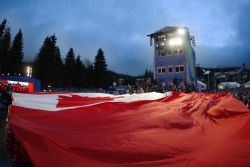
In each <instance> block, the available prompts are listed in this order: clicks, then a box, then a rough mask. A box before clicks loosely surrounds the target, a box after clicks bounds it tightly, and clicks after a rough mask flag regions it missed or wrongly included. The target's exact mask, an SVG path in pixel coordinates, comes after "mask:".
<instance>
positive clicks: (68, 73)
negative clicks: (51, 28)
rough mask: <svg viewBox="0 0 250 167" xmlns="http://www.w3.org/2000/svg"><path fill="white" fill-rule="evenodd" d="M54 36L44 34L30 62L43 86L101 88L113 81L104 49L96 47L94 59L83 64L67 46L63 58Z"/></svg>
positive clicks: (34, 73)
mask: <svg viewBox="0 0 250 167" xmlns="http://www.w3.org/2000/svg"><path fill="white" fill-rule="evenodd" d="M56 42H57V39H56V36H55V35H52V36H49V37H46V38H45V40H44V42H43V45H42V46H41V48H40V50H39V52H38V54H37V55H36V57H35V60H34V62H33V69H34V70H33V75H34V76H35V77H36V78H39V79H41V80H42V87H43V88H45V87H47V86H48V85H50V86H51V87H98V88H99V87H101V88H105V87H107V86H108V85H110V84H111V83H112V78H111V77H110V75H109V73H108V72H107V64H106V60H105V57H104V52H103V51H102V49H99V50H98V52H97V55H96V57H95V62H94V63H91V62H90V61H89V60H86V63H83V61H82V60H81V56H80V55H77V56H76V55H75V52H74V49H73V48H70V49H69V51H68V52H67V54H66V57H65V60H62V58H61V53H60V48H59V47H58V46H57V45H56Z"/></svg>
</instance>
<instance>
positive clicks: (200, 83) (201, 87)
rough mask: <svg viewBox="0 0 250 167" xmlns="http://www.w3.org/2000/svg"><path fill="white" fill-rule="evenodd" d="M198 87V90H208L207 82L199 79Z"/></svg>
mask: <svg viewBox="0 0 250 167" xmlns="http://www.w3.org/2000/svg"><path fill="white" fill-rule="evenodd" d="M197 88H198V91H202V90H206V89H207V84H205V83H203V82H201V81H199V80H197Z"/></svg>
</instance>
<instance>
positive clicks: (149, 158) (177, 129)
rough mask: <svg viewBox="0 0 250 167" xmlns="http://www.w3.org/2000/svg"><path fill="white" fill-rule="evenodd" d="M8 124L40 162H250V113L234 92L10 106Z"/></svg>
mask: <svg viewBox="0 0 250 167" xmlns="http://www.w3.org/2000/svg"><path fill="white" fill-rule="evenodd" d="M86 100H88V99H86ZM9 124H10V127H11V129H12V131H13V133H14V134H15V136H16V138H17V139H18V140H19V141H20V143H21V144H22V145H23V147H24V148H25V149H26V151H27V153H28V155H29V157H30V159H31V161H32V163H33V165H34V166H36V167H45V166H46V167H55V166H62V167H69V166H74V167H84V166H86V167H88V166H89V167H95V166H98V167H99V166H100V167H106V166H136V167H138V166H141V167H152V166H167V167H184V166H192V167H210V166H212V167H236V166H242V167H246V166H249V164H250V115H249V110H248V109H247V108H246V107H245V106H244V104H243V103H242V102H241V101H239V100H237V99H235V98H233V97H232V95H230V94H204V93H192V94H180V95H176V94H175V95H174V96H172V97H166V98H164V99H160V100H156V101H137V102H131V103H123V102H119V103H111V102H106V103H102V104H98V105H94V106H88V107H81V108H76V109H69V110H63V111H58V112H48V111H41V110H33V109H27V108H22V107H17V106H11V109H10V113H9Z"/></svg>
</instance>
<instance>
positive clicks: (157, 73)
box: [148, 27, 196, 86]
mask: <svg viewBox="0 0 250 167" xmlns="http://www.w3.org/2000/svg"><path fill="white" fill-rule="evenodd" d="M148 36H149V37H150V45H151V46H152V45H153V44H154V79H156V80H159V81H160V82H162V83H166V84H168V83H169V82H172V81H173V80H181V81H186V82H187V83H188V84H193V85H194V86H195V85H196V73H195V52H194V49H193V46H195V39H194V36H191V35H190V33H189V29H188V28H187V27H164V28H162V29H160V30H158V31H156V32H154V33H152V34H149V35H148ZM153 41H154V42H153Z"/></svg>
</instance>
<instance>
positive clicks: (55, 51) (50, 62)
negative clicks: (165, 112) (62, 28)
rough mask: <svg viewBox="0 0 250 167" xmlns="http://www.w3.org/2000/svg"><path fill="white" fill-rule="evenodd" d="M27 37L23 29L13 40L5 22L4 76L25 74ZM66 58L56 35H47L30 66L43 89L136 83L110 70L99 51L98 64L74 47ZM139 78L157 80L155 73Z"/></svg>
mask: <svg viewBox="0 0 250 167" xmlns="http://www.w3.org/2000/svg"><path fill="white" fill-rule="evenodd" d="M23 45H24V42H23V34H22V31H21V29H20V30H19V31H18V32H17V34H16V35H15V37H14V38H13V41H11V33H10V27H9V26H8V23H7V20H6V19H4V20H3V21H2V22H1V24H0V73H1V74H9V75H19V74H22V75H25V72H24V71H25V70H24V64H27V63H24V62H23ZM64 56H65V59H62V55H61V52H60V48H59V47H58V46H57V38H56V35H55V34H54V35H52V36H47V37H46V38H45V39H44V42H43V44H42V46H41V47H40V49H39V51H38V53H37V54H36V56H35V58H34V60H33V61H32V62H30V63H28V64H29V65H31V66H32V77H35V78H37V79H40V80H41V83H42V88H47V87H48V86H50V87H57V88H66V87H76V88H84V87H85V88H107V87H108V86H110V85H112V83H113V82H117V80H118V79H120V78H122V79H124V84H131V85H133V84H135V82H136V78H138V77H131V76H129V75H122V74H117V73H115V72H112V71H109V70H108V65H107V63H106V60H105V54H104V51H103V50H102V49H101V48H100V49H98V51H97V54H96V56H95V59H94V62H91V61H90V60H88V59H84V60H81V56H80V55H79V54H77V55H76V53H75V51H74V49H73V48H69V50H68V52H67V54H66V55H64ZM139 78H153V73H152V72H151V71H148V70H146V71H145V74H144V76H139Z"/></svg>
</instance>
